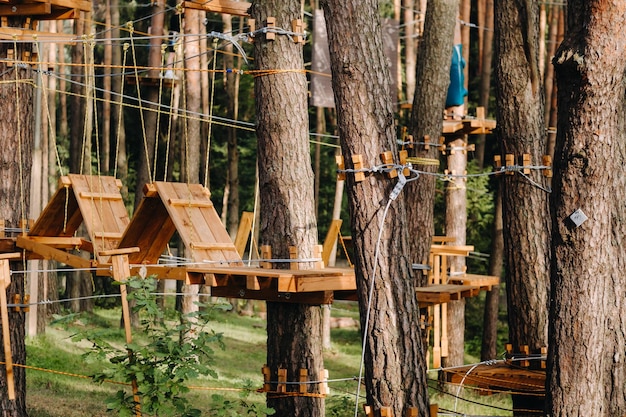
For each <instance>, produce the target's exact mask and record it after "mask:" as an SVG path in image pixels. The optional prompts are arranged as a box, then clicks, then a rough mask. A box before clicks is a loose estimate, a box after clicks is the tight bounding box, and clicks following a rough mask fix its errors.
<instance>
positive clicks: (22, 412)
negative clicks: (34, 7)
mask: <svg viewBox="0 0 626 417" xmlns="http://www.w3.org/2000/svg"><path fill="white" fill-rule="evenodd" d="M18 26H19V25H18ZM26 48H28V49H26ZM7 49H13V44H11V43H2V44H0V56H5V57H6V56H7ZM25 50H28V51H31V49H30V45H28V44H23V43H18V44H17V49H16V51H15V54H16V55H15V56H16V57H18V59H20V58H19V57H21V56H22V52H23V51H25ZM0 74H2V75H1V76H0V81H1V83H0V103H2V118H1V119H0V120H1V122H0V143H1V146H2V152H0V166H1V167H2V177H1V178H2V181H0V212H1V213H3V214H2V215H3V216H4V218H5V221H6V226H7V227H19V226H20V220H21V219H26V218H27V216H28V213H29V204H30V198H29V193H28V184H29V183H30V171H31V161H32V159H31V152H32V145H33V126H34V123H33V120H34V114H33V86H32V84H31V83H29V82H24V81H25V80H31V79H32V78H33V76H34V74H35V73H34V72H33V71H32V70H31V67H30V66H25V67H22V66H19V67H18V66H17V65H15V64H14V65H12V67H11V68H9V67H8V62H6V61H2V62H0ZM11 269H12V270H15V271H18V270H21V269H23V268H22V262H12V263H11ZM0 290H2V291H4V289H0ZM6 293H7V299H8V300H11V299H12V296H13V295H14V294H19V295H23V294H24V275H23V274H12V275H11V284H10V285H9V287H8V289H7V290H6ZM0 326H1V324H0ZM24 327H25V314H24V312H23V311H20V312H16V311H12V309H9V331H10V337H11V352H5V351H4V348H3V346H4V343H2V345H0V358H2V361H4V358H5V355H7V354H12V356H13V363H14V364H25V363H26V346H25V343H24ZM0 339H1V337H0ZM13 372H14V381H15V392H16V399H15V400H10V399H9V398H8V396H7V379H6V373H5V367H4V365H1V366H0V393H1V394H0V410H2V416H3V417H26V416H27V414H26V373H25V370H24V368H21V367H14V368H13Z"/></svg>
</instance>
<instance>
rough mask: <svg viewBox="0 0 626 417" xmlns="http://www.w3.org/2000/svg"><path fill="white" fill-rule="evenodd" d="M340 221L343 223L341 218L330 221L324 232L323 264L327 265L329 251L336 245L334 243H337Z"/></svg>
mask: <svg viewBox="0 0 626 417" xmlns="http://www.w3.org/2000/svg"><path fill="white" fill-rule="evenodd" d="M341 223H343V220H341V219H335V220H333V221H332V222H330V227H329V228H328V232H327V233H326V238H325V239H324V245H323V249H322V261H323V262H324V266H328V262H329V261H330V255H331V252H332V250H333V248H335V247H336V246H335V244H336V243H337V239H338V238H339V230H341Z"/></svg>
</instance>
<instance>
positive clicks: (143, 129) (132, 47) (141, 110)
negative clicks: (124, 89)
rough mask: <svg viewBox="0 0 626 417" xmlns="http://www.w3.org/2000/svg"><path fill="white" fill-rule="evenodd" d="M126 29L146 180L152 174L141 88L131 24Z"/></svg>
mask: <svg viewBox="0 0 626 417" xmlns="http://www.w3.org/2000/svg"><path fill="white" fill-rule="evenodd" d="M128 29H129V30H130V45H131V49H132V52H133V64H134V65H135V79H136V83H137V101H138V102H139V115H140V118H141V132H142V136H143V147H144V152H145V153H146V169H147V170H148V178H152V172H151V168H150V155H149V152H148V138H147V137H146V122H145V120H144V117H143V112H144V109H143V106H142V100H141V88H140V87H139V84H140V83H139V71H138V70H137V54H136V53H135V41H134V40H133V31H134V28H133V22H128Z"/></svg>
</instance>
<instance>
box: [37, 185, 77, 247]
mask: <svg viewBox="0 0 626 417" xmlns="http://www.w3.org/2000/svg"><path fill="white" fill-rule="evenodd" d="M82 222H83V217H82V214H81V212H80V209H79V207H78V202H77V201H76V197H75V195H74V191H73V190H72V183H71V181H70V180H69V178H68V177H61V178H60V179H59V188H58V189H57V191H56V192H55V193H54V195H53V196H52V198H51V199H50V201H49V202H48V204H47V205H46V207H45V208H44V209H43V211H42V212H41V214H40V215H39V218H38V219H37V221H36V222H35V224H34V225H33V227H31V229H30V232H29V233H28V234H29V236H59V237H61V236H66V237H69V236H74V233H75V232H76V230H78V227H79V226H80V225H81V223H82Z"/></svg>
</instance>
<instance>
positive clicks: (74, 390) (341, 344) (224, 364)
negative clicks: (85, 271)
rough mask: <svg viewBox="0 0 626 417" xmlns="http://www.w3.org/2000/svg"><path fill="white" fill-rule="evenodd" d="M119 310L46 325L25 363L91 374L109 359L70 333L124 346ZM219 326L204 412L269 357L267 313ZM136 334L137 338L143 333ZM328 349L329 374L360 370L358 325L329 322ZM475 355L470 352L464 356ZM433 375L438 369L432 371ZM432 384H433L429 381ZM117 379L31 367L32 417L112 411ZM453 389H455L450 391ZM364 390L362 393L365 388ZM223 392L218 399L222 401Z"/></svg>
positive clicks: (198, 401) (330, 405)
mask: <svg viewBox="0 0 626 417" xmlns="http://www.w3.org/2000/svg"><path fill="white" fill-rule="evenodd" d="M332 314H333V315H334V316H341V317H352V318H358V309H357V308H356V304H355V303H345V302H344V303H337V304H336V305H335V306H333V309H332ZM119 321H120V312H119V310H117V309H111V310H103V309H97V310H95V312H94V313H91V314H86V315H81V317H80V320H79V321H77V322H75V323H73V324H72V325H71V326H70V327H68V328H65V327H62V326H60V325H51V326H49V327H48V328H47V330H46V334H45V335H43V336H39V337H37V338H30V339H28V340H27V364H28V365H30V366H35V367H40V368H44V369H51V370H55V371H60V372H67V373H71V374H80V375H91V374H94V373H96V372H98V371H100V370H101V369H103V367H104V366H105V365H106V364H103V363H97V362H91V361H87V360H85V359H84V358H83V357H82V354H83V353H84V352H85V351H86V350H87V349H88V348H89V344H88V343H87V342H84V341H83V342H80V343H75V342H73V341H72V340H71V336H72V335H74V334H75V333H76V332H78V331H80V330H84V329H97V330H98V331H100V332H102V334H103V335H104V336H105V337H106V338H107V340H109V341H110V342H112V343H114V344H116V345H117V344H119V345H120V346H123V343H124V332H123V330H122V329H120V328H119ZM208 327H209V328H210V329H212V330H214V331H215V332H218V333H223V335H224V339H223V341H224V343H225V345H226V349H225V350H221V349H219V348H217V349H215V362H214V368H215V370H216V371H217V373H218V375H219V377H218V378H217V379H214V378H208V377H206V378H201V379H198V380H194V381H191V383H190V385H193V386H197V387H204V389H194V390H192V391H191V392H190V393H189V394H188V398H189V400H190V402H191V403H192V404H193V405H194V406H195V407H196V408H199V409H201V410H202V411H203V415H206V416H208V415H214V413H213V412H211V409H215V408H219V407H220V406H221V404H217V403H216V402H215V400H214V399H213V395H214V394H219V395H221V396H223V399H226V400H230V401H235V400H237V399H238V393H237V392H233V391H222V390H220V389H221V388H242V387H244V386H245V384H246V381H251V383H252V387H255V388H256V387H260V386H261V385H262V374H261V367H262V366H263V364H264V363H265V362H266V351H265V343H266V339H267V335H266V330H265V320H263V319H261V318H259V317H242V316H238V315H237V314H234V313H231V312H218V313H216V314H215V317H214V320H213V321H212V322H211V323H210V325H209V326H208ZM134 338H135V339H137V340H141V335H140V334H134ZM331 339H332V348H331V349H329V350H328V351H326V352H325V354H324V363H325V367H326V368H327V369H328V370H329V374H330V379H331V380H332V379H343V378H353V377H355V376H356V375H357V374H358V369H359V362H360V353H361V341H360V336H359V330H358V329H357V328H342V329H333V330H332V332H331ZM468 360H469V361H472V358H469V359H468ZM429 377H430V378H435V379H436V374H434V373H429ZM431 384H432V385H433V386H436V383H433V382H431ZM119 387H120V386H119V385H113V384H107V383H104V384H101V385H100V384H96V383H93V382H92V381H91V380H89V379H82V378H78V377H75V376H68V375H61V374H56V373H49V372H43V371H38V370H29V371H28V372H27V404H28V406H29V415H30V416H31V417H82V416H95V417H99V416H105V415H106V416H110V415H111V414H110V413H107V411H106V405H105V404H106V398H107V396H109V395H111V394H113V393H114V392H115V391H117V390H118V389H119ZM355 389H356V382H355V381H354V380H349V381H342V382H332V383H331V384H330V390H331V395H330V396H328V397H327V400H326V404H327V415H328V416H331V417H333V416H334V417H343V416H346V417H348V416H352V415H353V414H354V392H355ZM453 391H454V393H456V388H455V389H454V390H453ZM431 393H432V395H431V402H433V403H438V404H439V406H440V408H442V409H447V410H454V409H455V407H456V410H457V411H458V412H460V413H467V414H479V415H499V416H504V415H511V413H507V412H505V411H502V410H498V409H492V408H486V407H479V406H477V405H475V404H472V403H470V402H466V401H461V400H457V403H456V404H455V398H454V397H453V396H450V395H447V394H442V393H439V392H437V391H436V390H431ZM362 394H363V392H362ZM461 396H462V397H463V398H469V399H470V400H471V401H475V402H480V403H490V404H491V405H494V406H496V407H500V408H510V400H509V399H508V396H488V397H485V396H479V395H477V394H473V393H472V392H471V390H462V391H461ZM223 399H222V401H223ZM248 401H251V402H252V403H256V404H263V403H264V401H265V397H264V395H262V394H259V393H256V392H254V393H252V394H251V395H250V397H249V398H248Z"/></svg>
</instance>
